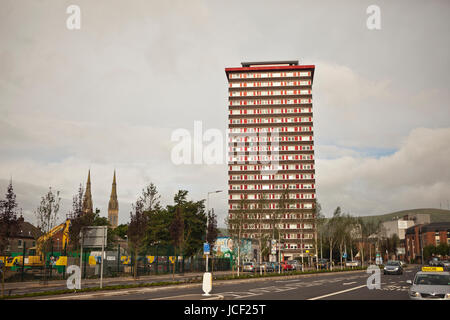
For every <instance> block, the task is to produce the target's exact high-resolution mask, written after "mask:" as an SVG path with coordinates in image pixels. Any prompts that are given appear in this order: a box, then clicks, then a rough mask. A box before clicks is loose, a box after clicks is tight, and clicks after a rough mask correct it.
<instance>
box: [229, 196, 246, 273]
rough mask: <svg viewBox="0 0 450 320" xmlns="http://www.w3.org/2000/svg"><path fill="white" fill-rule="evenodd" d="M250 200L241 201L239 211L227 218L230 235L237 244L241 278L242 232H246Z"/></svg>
mask: <svg viewBox="0 0 450 320" xmlns="http://www.w3.org/2000/svg"><path fill="white" fill-rule="evenodd" d="M247 208H248V200H247V198H243V199H241V201H240V203H239V205H238V208H237V210H235V211H233V212H232V213H230V214H229V215H228V217H227V218H226V221H225V223H226V224H227V228H228V234H229V235H230V238H231V239H233V241H234V243H237V275H238V276H239V271H240V263H241V260H240V259H241V241H242V232H243V230H244V222H245V219H246V218H245V215H246V214H247V210H248V209H247Z"/></svg>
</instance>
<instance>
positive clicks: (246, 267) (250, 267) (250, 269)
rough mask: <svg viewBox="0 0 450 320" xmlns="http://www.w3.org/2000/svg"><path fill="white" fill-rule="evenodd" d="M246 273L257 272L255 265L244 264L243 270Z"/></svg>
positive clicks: (251, 263) (250, 263)
mask: <svg viewBox="0 0 450 320" xmlns="http://www.w3.org/2000/svg"><path fill="white" fill-rule="evenodd" d="M242 270H243V271H244V272H253V271H255V270H256V266H255V263H253V262H244V267H243V268H242Z"/></svg>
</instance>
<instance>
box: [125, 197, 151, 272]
mask: <svg viewBox="0 0 450 320" xmlns="http://www.w3.org/2000/svg"><path fill="white" fill-rule="evenodd" d="M143 196H144V197H145V194H144V195H143ZM144 203H145V199H143V197H139V198H138V199H137V200H136V203H135V204H133V205H132V208H133V211H132V212H130V224H129V225H128V240H129V243H130V244H131V248H132V250H133V252H134V278H135V279H136V278H137V268H138V264H137V262H138V254H139V250H140V249H141V245H142V242H143V239H144V237H145V233H146V230H147V224H148V215H147V214H145V213H144V211H143V209H144Z"/></svg>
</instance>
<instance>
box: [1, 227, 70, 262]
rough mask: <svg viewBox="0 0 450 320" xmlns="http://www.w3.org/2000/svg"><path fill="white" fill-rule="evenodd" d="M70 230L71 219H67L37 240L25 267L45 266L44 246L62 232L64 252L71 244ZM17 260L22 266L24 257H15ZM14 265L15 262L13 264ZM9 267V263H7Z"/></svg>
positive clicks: (62, 248)
mask: <svg viewBox="0 0 450 320" xmlns="http://www.w3.org/2000/svg"><path fill="white" fill-rule="evenodd" d="M69 228H70V219H67V220H66V221H65V222H63V223H61V224H60V225H57V226H56V227H54V228H52V229H51V230H50V231H49V232H47V233H46V234H44V235H42V236H40V237H39V238H38V239H37V243H36V246H35V247H32V248H30V251H29V252H30V255H29V256H28V263H27V261H25V266H29V267H34V266H43V265H44V261H45V257H44V256H43V252H42V249H41V248H42V246H43V244H44V243H46V242H47V241H48V240H49V239H50V238H52V237H53V236H54V235H55V234H57V233H59V232H61V231H62V247H61V250H64V249H65V248H66V246H67V244H68V242H69ZM15 258H17V260H18V262H16V263H18V264H19V265H22V256H18V257H15ZM12 265H14V262H13V263H12ZM7 266H8V263H7Z"/></svg>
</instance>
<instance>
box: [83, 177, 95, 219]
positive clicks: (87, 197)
mask: <svg viewBox="0 0 450 320" xmlns="http://www.w3.org/2000/svg"><path fill="white" fill-rule="evenodd" d="M93 207H94V206H93V204H92V194H91V170H89V172H88V179H87V182H86V191H85V192H84V198H83V208H82V211H83V212H84V213H93V212H94V210H93Z"/></svg>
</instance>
